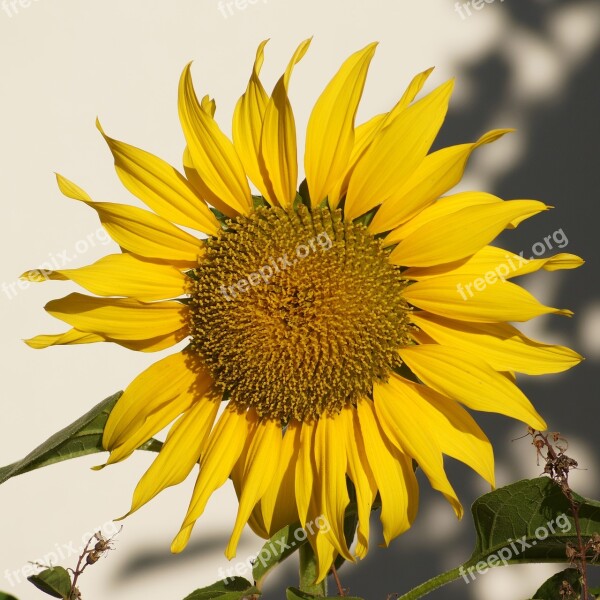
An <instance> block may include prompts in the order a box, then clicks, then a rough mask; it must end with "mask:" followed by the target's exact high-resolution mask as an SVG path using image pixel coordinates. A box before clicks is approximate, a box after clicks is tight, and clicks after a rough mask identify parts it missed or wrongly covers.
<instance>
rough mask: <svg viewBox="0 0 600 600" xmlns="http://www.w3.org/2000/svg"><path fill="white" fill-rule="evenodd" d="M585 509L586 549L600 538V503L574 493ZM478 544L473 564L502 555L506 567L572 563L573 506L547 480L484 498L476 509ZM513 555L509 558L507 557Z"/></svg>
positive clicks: (581, 513)
mask: <svg viewBox="0 0 600 600" xmlns="http://www.w3.org/2000/svg"><path fill="white" fill-rule="evenodd" d="M573 498H574V500H575V501H576V502H578V503H579V504H580V509H579V525H580V527H581V535H582V538H583V543H584V544H585V543H586V542H587V541H588V540H589V539H590V538H591V537H592V535H593V534H594V533H600V502H598V501H596V500H588V499H586V498H583V497H582V496H579V495H578V494H576V493H574V492H573ZM472 512H473V519H474V521H475V529H476V531H477V544H476V546H475V551H474V552H473V556H471V558H470V559H469V561H468V563H469V564H474V563H476V562H479V561H481V560H485V559H487V558H488V557H489V556H492V555H496V554H497V555H498V556H500V559H501V561H504V559H505V560H506V562H507V563H510V564H514V563H528V562H568V561H567V558H566V553H565V549H566V548H565V547H566V544H567V542H570V543H571V544H573V545H576V544H577V534H576V532H575V522H574V521H573V516H572V515H571V508H570V505H569V501H568V500H567V498H566V497H565V495H564V494H563V493H562V490H561V488H560V486H559V485H558V484H557V483H555V482H554V481H552V480H551V479H549V478H547V477H540V478H538V479H526V480H523V481H519V482H517V483H513V484H512V485H508V486H506V487H504V488H500V489H498V490H496V491H495V492H491V493H489V494H485V495H484V496H481V498H479V499H477V500H476V501H475V503H474V504H473V508H472ZM509 552H510V557H509V556H508V554H509Z"/></svg>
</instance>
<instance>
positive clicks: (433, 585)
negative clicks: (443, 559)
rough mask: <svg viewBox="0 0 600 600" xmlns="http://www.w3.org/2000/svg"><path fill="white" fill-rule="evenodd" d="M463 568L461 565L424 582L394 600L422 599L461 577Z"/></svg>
mask: <svg viewBox="0 0 600 600" xmlns="http://www.w3.org/2000/svg"><path fill="white" fill-rule="evenodd" d="M463 567H464V565H462V567H456V569H452V570H450V571H446V572H445V573H442V574H441V575H437V576H436V577H433V578H432V579H430V580H429V581H426V582H425V583H422V584H421V585H418V586H417V587H416V588H413V589H412V590H410V592H408V593H406V594H404V595H403V596H399V597H398V598H397V599H396V600H417V598H422V597H423V596H425V595H427V594H429V593H430V592H433V591H434V590H437V589H438V588H440V587H442V586H443V585H446V584H447V583H450V582H451V581H454V580H455V579H458V578H459V577H461V568H463Z"/></svg>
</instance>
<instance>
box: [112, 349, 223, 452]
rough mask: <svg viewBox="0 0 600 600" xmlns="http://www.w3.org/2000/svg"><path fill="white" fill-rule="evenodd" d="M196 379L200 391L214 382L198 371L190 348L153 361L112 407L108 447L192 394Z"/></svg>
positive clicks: (124, 438) (118, 442)
mask: <svg viewBox="0 0 600 600" xmlns="http://www.w3.org/2000/svg"><path fill="white" fill-rule="evenodd" d="M196 380H198V384H199V386H198V389H199V390H200V391H201V390H204V391H206V390H207V389H209V388H210V385H211V384H212V381H211V380H210V378H209V377H208V376H207V375H206V374H205V373H204V372H202V371H198V365H197V360H195V359H194V357H193V355H191V354H189V353H188V352H178V353H176V354H171V355H170V356H167V357H166V358H163V359H161V360H159V361H157V362H155V363H154V364H152V365H150V367H148V368H147V369H146V370H145V371H143V372H142V373H140V374H139V375H138V376H137V377H136V378H135V379H134V380H133V381H132V382H131V383H130V384H129V385H128V386H127V388H126V389H125V391H124V392H123V395H122V396H121V397H120V398H119V400H118V402H117V404H116V405H115V407H114V408H113V409H112V411H111V413H110V416H109V417H108V421H107V422H106V426H105V428H104V435H103V438H102V445H103V446H104V448H106V449H107V450H114V449H115V448H116V447H117V446H119V445H121V444H123V443H124V442H126V441H127V438H129V437H130V436H131V435H132V434H133V433H135V431H136V430H137V429H139V428H140V427H141V425H142V424H143V423H144V422H145V421H146V420H147V419H148V418H149V417H150V416H151V415H152V414H153V413H155V412H157V411H159V410H160V409H161V408H165V407H167V406H168V405H169V403H171V402H173V401H174V400H175V399H177V398H179V397H181V396H185V395H189V396H190V397H191V396H192V395H191V394H190V391H191V390H192V387H193V386H194V384H195V383H196ZM203 382H204V383H203ZM182 412H183V411H182Z"/></svg>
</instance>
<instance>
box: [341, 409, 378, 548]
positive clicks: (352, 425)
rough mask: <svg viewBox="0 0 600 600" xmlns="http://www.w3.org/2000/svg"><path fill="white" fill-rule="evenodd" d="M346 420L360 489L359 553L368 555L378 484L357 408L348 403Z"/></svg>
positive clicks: (349, 453) (352, 467)
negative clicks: (372, 514) (372, 511)
mask: <svg viewBox="0 0 600 600" xmlns="http://www.w3.org/2000/svg"><path fill="white" fill-rule="evenodd" d="M340 418H341V419H343V420H344V421H345V422H344V425H343V431H344V433H345V436H346V453H347V458H348V470H347V471H348V476H349V477H350V479H351V480H352V483H353V484H354V489H355V491H356V507H357V511H358V528H357V530H356V538H357V539H356V548H355V552H356V555H357V556H358V557H360V558H364V557H365V556H366V554H367V551H368V549H369V525H370V518H371V510H372V509H373V502H374V500H375V497H376V496H377V483H376V482H375V478H374V476H373V472H372V471H371V467H369V463H368V462H367V455H366V451H365V445H364V442H363V439H362V435H361V433H360V424H359V423H358V415H357V413H356V409H355V408H354V407H352V406H346V407H345V408H344V409H342V411H341V413H340Z"/></svg>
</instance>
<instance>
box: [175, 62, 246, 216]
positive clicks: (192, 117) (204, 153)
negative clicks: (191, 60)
mask: <svg viewBox="0 0 600 600" xmlns="http://www.w3.org/2000/svg"><path fill="white" fill-rule="evenodd" d="M190 66H191V65H187V66H186V68H185V69H184V71H183V74H182V76H181V80H180V83H179V119H180V121H181V126H182V128H183V133H184V135H185V139H186V141H187V145H188V149H189V153H190V157H191V160H192V163H193V165H194V168H195V169H196V171H197V172H198V173H199V174H200V175H201V177H202V181H203V182H204V184H205V185H206V186H207V187H208V189H209V190H210V191H211V192H212V194H214V195H215V196H217V197H219V198H220V199H221V200H222V201H223V202H225V203H226V204H228V205H229V206H230V207H231V208H233V209H234V210H236V211H237V212H239V213H242V214H247V213H248V212H249V211H250V208H251V207H252V196H251V193H250V187H249V186H248V181H247V179H246V173H245V171H244V167H243V166H242V163H241V161H240V159H239V157H238V155H237V153H236V151H235V149H234V147H233V144H232V143H231V141H229V139H227V137H226V136H225V134H224V133H223V132H222V131H221V130H220V129H219V126H218V125H217V123H216V121H215V120H214V119H213V117H212V116H211V115H210V113H209V112H207V111H206V110H203V109H202V107H201V106H200V104H199V103H198V98H197V97H196V92H195V91H194V84H193V83H192V76H191V72H190ZM209 200H210V199H209Z"/></svg>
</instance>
